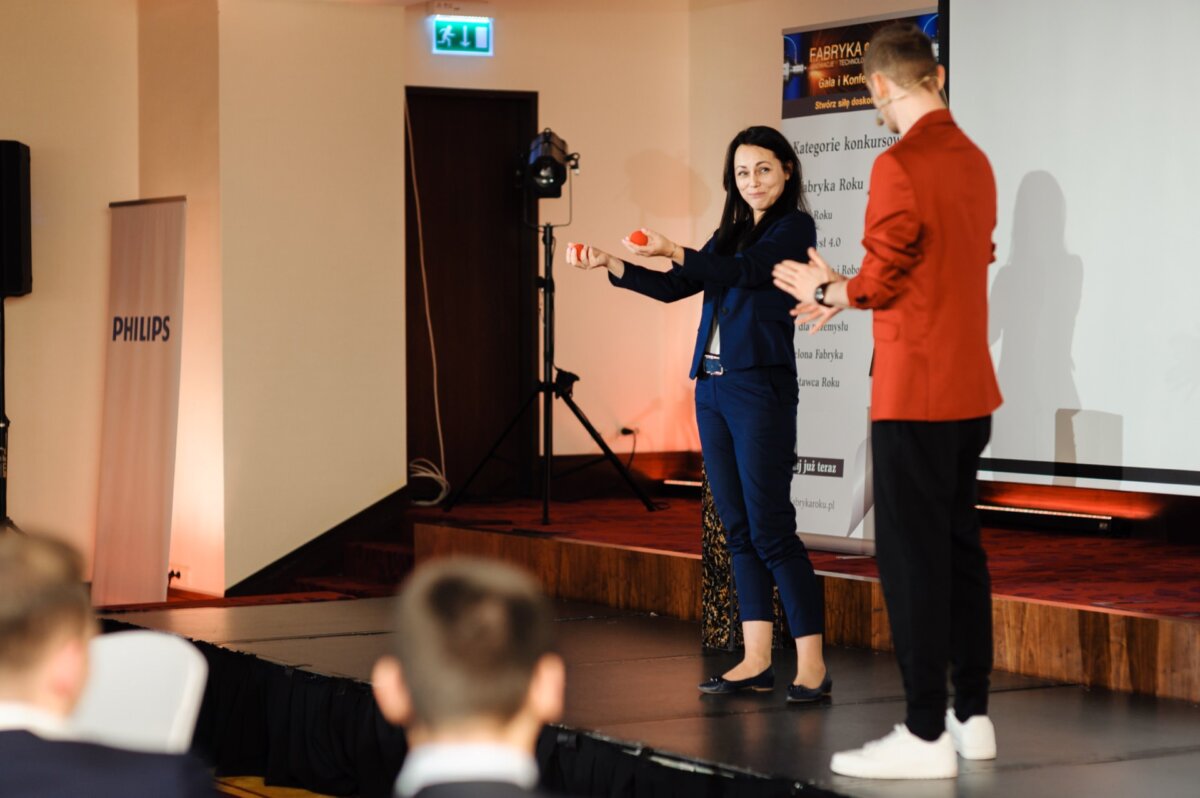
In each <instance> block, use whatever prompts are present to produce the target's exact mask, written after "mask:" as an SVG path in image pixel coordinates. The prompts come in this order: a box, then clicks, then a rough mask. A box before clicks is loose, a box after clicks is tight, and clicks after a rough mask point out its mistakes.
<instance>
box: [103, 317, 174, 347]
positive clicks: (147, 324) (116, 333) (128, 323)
mask: <svg viewBox="0 0 1200 798" xmlns="http://www.w3.org/2000/svg"><path fill="white" fill-rule="evenodd" d="M170 338H171V317H170V316H113V325H112V339H113V340H114V341H130V342H132V341H162V342H163V343H165V342H167V341H168V340H170Z"/></svg>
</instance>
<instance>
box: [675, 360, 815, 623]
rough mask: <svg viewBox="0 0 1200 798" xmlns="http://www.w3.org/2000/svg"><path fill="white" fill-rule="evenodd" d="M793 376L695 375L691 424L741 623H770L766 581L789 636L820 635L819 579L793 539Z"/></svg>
mask: <svg viewBox="0 0 1200 798" xmlns="http://www.w3.org/2000/svg"><path fill="white" fill-rule="evenodd" d="M798 391H799V389H798V387H797V385H796V375H795V374H794V373H793V372H792V371H791V370H790V369H788V368H786V367H783V366H771V367H761V368H753V369H745V370H738V371H726V372H725V373H724V374H721V375H719V376H711V375H704V374H701V375H700V376H699V377H698V378H697V380H696V424H697V426H698V427H699V429H700V447H701V449H702V450H703V453H704V467H705V470H706V471H707V473H708V482H709V486H710V487H711V488H712V495H713V503H714V504H715V505H716V509H717V514H718V515H719V516H720V517H721V525H722V526H724V527H725V534H726V536H727V537H726V540H727V542H728V545H729V553H730V558H731V560H732V562H733V579H734V583H735V584H736V586H737V593H738V605H739V608H740V611H741V618H742V621H772V620H774V608H773V606H772V600H771V587H772V584H774V585H777V586H778V587H779V597H780V600H781V602H782V603H783V610H784V614H785V615H786V616H787V623H788V628H789V629H790V630H791V634H792V636H793V637H806V636H808V635H813V634H821V633H823V632H824V630H825V608H824V601H823V596H822V592H821V583H820V581H819V580H818V579H817V576H816V574H815V573H813V567H812V562H811V561H810V560H809V559H808V551H807V550H805V548H804V544H803V543H802V542H801V540H800V538H799V537H797V536H796V508H795V506H794V505H793V504H792V497H791V485H792V468H793V466H794V464H795V461H796V407H797V403H798V398H799V397H798Z"/></svg>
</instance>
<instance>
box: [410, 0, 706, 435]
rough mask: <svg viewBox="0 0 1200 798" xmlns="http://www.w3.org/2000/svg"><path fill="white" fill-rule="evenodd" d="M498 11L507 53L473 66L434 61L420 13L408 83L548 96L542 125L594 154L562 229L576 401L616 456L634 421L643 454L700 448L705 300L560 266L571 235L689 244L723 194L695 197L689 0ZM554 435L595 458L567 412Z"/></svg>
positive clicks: (565, 349)
mask: <svg viewBox="0 0 1200 798" xmlns="http://www.w3.org/2000/svg"><path fill="white" fill-rule="evenodd" d="M488 13H489V14H492V15H493V16H494V17H495V20H496V21H495V37H496V42H495V56H494V57H493V58H463V57H453V56H434V55H432V54H431V53H430V47H431V42H430V33H429V27H428V23H427V17H426V10H425V7H424V6H423V5H417V6H414V7H412V8H410V9H409V11H408V19H409V26H408V39H407V43H406V46H405V50H406V66H405V72H406V74H405V77H406V78H407V82H408V83H409V85H413V86H443V87H454V88H484V89H511V90H523V91H536V92H538V95H539V96H538V115H539V126H540V127H546V126H549V127H552V128H553V129H554V131H555V132H556V133H558V134H560V135H561V136H563V138H565V139H566V141H567V144H568V145H569V146H570V148H571V149H572V150H574V151H578V152H579V153H581V154H582V156H583V160H582V164H581V167H582V168H581V174H580V175H579V176H578V178H575V222H574V224H572V225H571V226H570V227H566V228H563V229H561V230H560V231H559V232H558V238H559V248H558V250H559V260H558V262H557V264H556V277H557V280H556V282H557V285H558V298H557V301H558V305H557V312H558V340H557V347H558V352H557V360H558V363H559V365H561V366H562V367H563V368H565V369H568V370H570V371H573V372H576V373H577V374H579V375H580V376H581V377H582V378H583V379H582V381H581V382H580V383H579V385H578V386H577V387H576V399H577V400H578V401H579V403H580V405H581V406H582V407H583V409H584V411H585V412H586V413H587V415H588V417H589V418H590V419H591V421H592V423H593V424H595V426H596V427H597V429H599V430H600V432H601V433H602V434H603V435H604V436H605V438H607V439H608V440H609V441H610V442H613V443H614V444H615V445H616V446H617V448H627V446H628V439H625V440H618V434H617V433H618V430H619V429H620V428H621V427H622V426H625V425H628V426H633V427H638V428H639V429H640V430H641V433H642V435H641V440H640V441H639V443H638V447H639V448H640V449H642V450H675V449H689V448H693V447H694V446H695V433H694V429H693V427H694V424H693V423H692V421H691V416H692V410H691V404H690V399H689V396H690V393H689V391H690V386H689V383H688V380H687V375H686V371H687V364H686V360H687V358H688V357H689V356H690V349H691V341H690V339H691V336H692V332H693V331H694V330H695V328H696V322H695V318H697V317H698V313H699V310H698V307H699V306H698V304H696V302H697V300H694V299H693V300H688V301H686V302H683V303H679V304H678V305H675V306H672V307H667V306H663V305H659V304H658V303H655V302H652V301H649V300H645V299H642V298H641V297H637V296H634V295H632V294H630V293H628V292H624V291H618V290H615V289H612V288H610V287H609V286H608V284H607V281H606V280H605V279H603V277H602V276H601V275H600V274H584V273H582V272H576V271H574V270H570V271H568V270H567V267H566V266H565V264H564V262H563V260H562V253H563V252H564V251H565V248H566V242H567V241H568V240H574V241H586V242H588V243H591V244H593V245H595V246H599V247H601V248H603V249H608V250H609V251H617V250H618V249H619V248H620V240H621V237H622V236H624V235H625V234H626V233H628V232H629V231H630V230H632V229H634V228H636V227H640V226H648V227H652V228H656V229H659V230H661V231H663V232H664V233H666V234H667V235H669V236H672V237H676V238H678V239H680V240H683V241H688V240H690V237H691V227H692V226H691V215H692V205H693V203H694V202H699V203H700V204H703V202H705V201H710V200H711V199H712V198H711V197H710V196H704V197H700V198H699V199H698V200H693V197H692V189H693V186H694V185H695V184H696V182H697V180H696V179H697V175H696V174H695V172H694V171H693V170H694V168H695V167H694V163H695V161H694V160H693V159H692V158H691V154H690V150H689V144H688V135H687V119H688V107H689V100H688V93H687V90H686V87H687V83H688V78H687V75H688V62H687V58H688V14H687V2H686V0H658V2H654V3H646V2H641V1H640V0H572V2H561V0H504V2H495V3H492V4H491V6H490V10H489V11H488ZM480 135H486V131H480ZM514 155H516V153H514ZM541 217H542V220H543V221H552V222H554V221H560V220H564V219H565V217H566V205H565V200H564V201H563V202H562V203H557V202H555V201H550V200H545V201H542V203H541ZM680 330H683V331H684V332H683V333H682V334H681V333H680ZM554 434H555V449H556V451H557V452H558V453H562V454H567V453H576V452H593V451H595V446H594V444H593V443H592V442H591V440H590V439H589V438H588V437H587V435H586V433H585V432H584V431H583V429H582V428H581V427H580V425H579V423H578V422H577V421H576V420H575V419H574V417H572V416H571V415H570V414H569V413H567V412H565V411H564V412H556V414H555V433H554ZM412 455H413V456H414V457H416V456H426V457H436V452H413V453H412Z"/></svg>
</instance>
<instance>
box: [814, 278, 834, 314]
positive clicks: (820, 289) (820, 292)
mask: <svg viewBox="0 0 1200 798" xmlns="http://www.w3.org/2000/svg"><path fill="white" fill-rule="evenodd" d="M829 285H830V284H829V283H821V284H820V285H818V286H817V290H816V291H813V301H814V302H816V303H817V304H818V305H820V306H821V307H826V308H831V307H833V305H831V304H829V303H828V302H826V301H825V289H826V288H828V287H829Z"/></svg>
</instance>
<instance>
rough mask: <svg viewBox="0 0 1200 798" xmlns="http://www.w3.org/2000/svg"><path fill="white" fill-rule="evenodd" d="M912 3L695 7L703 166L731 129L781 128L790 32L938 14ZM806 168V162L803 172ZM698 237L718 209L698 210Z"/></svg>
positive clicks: (695, 145) (714, 185) (715, 157)
mask: <svg viewBox="0 0 1200 798" xmlns="http://www.w3.org/2000/svg"><path fill="white" fill-rule="evenodd" d="M936 6H937V2H936V0H930V2H928V3H924V4H923V3H921V2H914V0H837V2H833V1H832V0H825V1H824V2H812V3H796V2H794V0H691V10H692V13H691V31H692V34H691V50H690V53H689V62H690V64H691V69H690V71H689V75H688V92H689V93H690V94H691V96H692V97H693V98H697V99H696V100H695V101H693V103H692V112H691V114H690V116H689V118H688V129H689V130H690V132H691V142H692V154H693V157H695V158H696V159H697V162H698V163H717V164H719V163H720V162H721V159H722V158H723V157H724V153H725V148H726V147H727V146H728V145H729V140H730V139H731V138H732V133H733V132H736V131H733V130H730V128H729V125H730V120H734V121H733V124H734V125H740V126H741V127H745V126H747V125H772V126H775V127H778V126H779V123H780V112H781V109H780V106H781V100H780V97H781V93H782V84H781V82H780V80H779V76H780V74H781V69H782V66H783V43H782V42H781V41H780V32H781V31H783V30H784V29H785V28H800V27H808V26H810V25H823V24H836V23H838V22H843V21H846V20H857V19H864V18H871V17H879V16H883V15H888V16H893V15H899V13H900V12H904V11H912V10H925V9H929V8H936ZM699 98H703V100H701V99H699ZM803 167H804V164H803V161H801V169H803ZM703 177H704V179H705V180H706V181H709V182H707V183H706V189H707V190H708V191H709V192H712V193H718V194H719V193H720V192H721V181H720V174H719V172H717V173H713V174H712V175H711V180H710V175H709V174H708V173H705V174H704V176H703ZM692 212H693V214H694V215H695V217H696V225H697V228H698V230H707V231H711V230H712V229H713V228H715V227H716V225H717V223H718V222H719V221H720V216H721V208H720V205H719V204H718V205H715V206H714V205H712V204H709V205H708V206H703V205H694V206H693V207H692Z"/></svg>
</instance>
